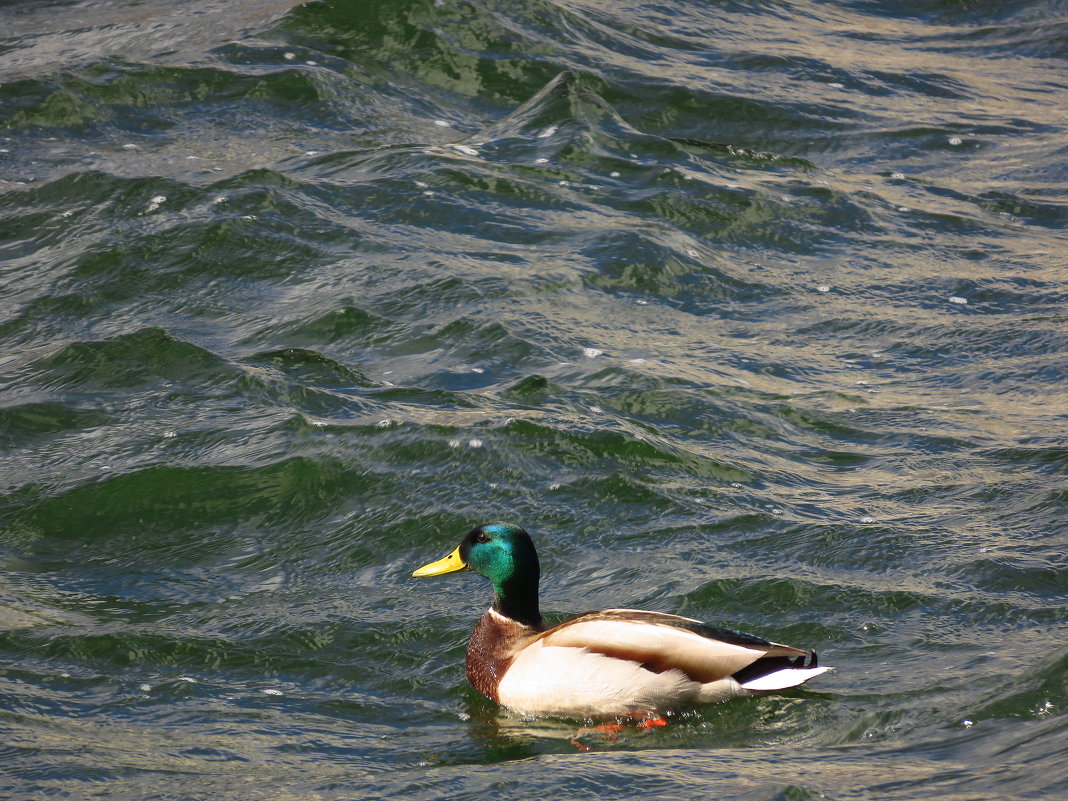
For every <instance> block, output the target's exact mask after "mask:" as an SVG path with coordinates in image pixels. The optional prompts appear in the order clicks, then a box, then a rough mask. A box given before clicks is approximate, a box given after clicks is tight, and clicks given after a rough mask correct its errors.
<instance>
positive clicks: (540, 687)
mask: <svg viewBox="0 0 1068 801" xmlns="http://www.w3.org/2000/svg"><path fill="white" fill-rule="evenodd" d="M461 570H470V571H473V572H475V573H478V574H479V575H481V576H484V577H485V578H487V579H489V581H490V583H491V584H492V585H493V605H492V606H491V607H490V608H489V610H488V611H487V612H486V613H485V614H484V615H482V617H481V618H480V619H479V621H478V624H477V625H476V626H475V630H474V632H473V634H472V635H471V642H470V644H469V645H468V648H467V678H468V680H469V681H470V682H471V684H472V685H473V686H474V687H475V689H476V690H478V691H479V692H480V693H482V694H483V695H484V696H486V697H487V698H489V699H491V700H493V701H496V702H497V703H500V704H502V705H504V706H506V707H508V708H509V709H512V710H514V711H515V712H518V713H519V714H521V715H529V716H537V715H549V716H558V717H568V718H606V717H623V716H633V717H648V716H652V715H656V714H659V713H661V712H666V711H672V710H675V709H678V708H680V707H686V706H690V705H693V704H698V703H709V702H715V701H722V700H725V699H727V698H731V697H734V696H742V695H750V694H753V693H758V692H769V691H774V690H783V689H786V688H789V687H796V686H798V685H800V684H804V683H805V682H806V681H808V680H809V679H811V678H814V677H815V676H818V675H820V674H821V673H825V672H826V671H828V670H830V668H829V667H821V666H819V664H818V662H817V658H816V652H815V651H812V650H804V649H801V648H794V647H792V646H789V645H780V644H778V643H774V642H770V641H769V640H765V639H763V638H762V637H756V636H753V635H751V634H743V633H740V632H736V631H731V630H729V629H719V628H714V627H712V626H709V625H706V624H704V623H702V622H701V621H698V620H692V619H690V618H686V617H679V616H678V615H669V614H664V613H661V612H646V611H642V610H638V609H604V610H601V611H597V612H586V613H584V614H581V615H576V616H575V617H572V618H569V619H567V620H565V621H564V622H563V623H560V624H558V625H556V626H552V627H549V626H548V625H547V624H546V623H545V621H544V620H543V618H542V616H541V612H540V611H539V608H538V582H539V580H540V577H541V568H540V566H539V563H538V554H537V551H536V550H535V548H534V543H533V542H532V541H531V539H530V535H529V534H527V532H526V531H524V530H523V529H522V528H520V527H519V526H516V525H511V524H508V523H487V524H484V525H480V526H476V527H475V528H473V529H471V530H470V531H469V532H468V533H467V535H466V536H465V537H464V538H463V540H462V541H461V542H460V544H459V545H458V546H457V547H456V549H455V550H453V551H452V553H450V554H449V555H448V556H446V557H445V558H444V559H439V560H438V561H436V562H432V563H430V564H428V565H424V566H423V567H421V568H419V569H418V570H416V571H415V572H414V573H413V574H412V575H413V576H438V575H442V574H444V573H453V572H456V571H461Z"/></svg>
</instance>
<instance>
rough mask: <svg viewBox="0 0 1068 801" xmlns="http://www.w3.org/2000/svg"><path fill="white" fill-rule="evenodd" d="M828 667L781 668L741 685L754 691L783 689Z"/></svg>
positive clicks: (805, 679) (824, 671) (801, 682)
mask: <svg viewBox="0 0 1068 801" xmlns="http://www.w3.org/2000/svg"><path fill="white" fill-rule="evenodd" d="M830 669H831V668H829V667H814V668H783V669H782V670H776V671H775V672H774V673H768V674H767V675H765V676H760V677H759V678H756V679H753V680H752V681H747V682H745V684H743V685H742V687H743V688H744V689H746V690H754V691H764V690H785V689H786V688H787V687H796V686H797V685H799V684H804V683H805V682H806V681H808V680H809V679H812V678H815V677H816V676H818V675H820V674H821V673H826V672H827V671H828V670H830Z"/></svg>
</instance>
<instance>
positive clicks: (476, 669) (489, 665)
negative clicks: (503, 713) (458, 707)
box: [467, 609, 538, 702]
mask: <svg viewBox="0 0 1068 801" xmlns="http://www.w3.org/2000/svg"><path fill="white" fill-rule="evenodd" d="M537 636H538V630H537V629H535V628H532V627H531V626H524V625H523V624H522V623H518V622H516V621H514V620H511V619H509V618H507V617H504V616H503V615H500V614H497V613H496V612H494V611H493V610H492V609H490V610H489V611H487V612H486V614H484V615H483V616H482V617H481V618H479V621H478V625H476V626H475V631H474V633H473V634H472V635H471V642H470V644H469V645H468V646H467V680H468V681H469V682H471V686H473V687H474V688H475V689H476V690H478V691H479V692H480V693H482V694H483V695H484V696H486V697H487V698H489V699H491V700H493V701H498V702H499V701H500V698H499V697H498V695H497V687H498V685H500V683H501V678H502V677H503V676H504V673H505V671H507V670H508V668H509V667H511V664H512V660H513V659H514V658H515V655H516V654H517V653H519V651H521V650H522V649H523V648H524V647H526V646H527V645H529V644H530V643H531V642H532V641H533V640H534V639H535V638H536V637H537Z"/></svg>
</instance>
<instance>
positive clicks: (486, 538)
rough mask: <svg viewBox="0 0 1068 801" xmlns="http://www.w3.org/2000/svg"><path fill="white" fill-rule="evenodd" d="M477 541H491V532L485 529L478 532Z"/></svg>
mask: <svg viewBox="0 0 1068 801" xmlns="http://www.w3.org/2000/svg"><path fill="white" fill-rule="evenodd" d="M475 542H489V534H487V533H486V532H485V531H480V532H478V534H477V535H475Z"/></svg>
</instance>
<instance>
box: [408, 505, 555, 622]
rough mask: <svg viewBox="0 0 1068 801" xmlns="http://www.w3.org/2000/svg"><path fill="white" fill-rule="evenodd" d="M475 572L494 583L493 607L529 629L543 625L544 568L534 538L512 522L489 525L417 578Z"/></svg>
mask: <svg viewBox="0 0 1068 801" xmlns="http://www.w3.org/2000/svg"><path fill="white" fill-rule="evenodd" d="M457 570H471V571H473V572H475V573H478V574H479V575H480V576H485V577H486V578H488V579H489V580H490V583H491V584H493V594H494V599H493V608H494V609H495V610H496V611H498V612H500V613H501V614H502V615H506V616H507V617H510V618H512V619H513V620H518V621H519V622H520V623H525V624H527V625H529V626H537V625H538V624H540V623H541V613H540V612H539V611H538V580H539V579H540V578H541V568H540V566H539V565H538V554H537V551H535V550H534V543H533V542H531V541H530V535H529V534H527V532H525V531H524V530H523V529H521V528H520V527H519V526H513V525H511V524H509V523H486V524H484V525H481V526H475V528H473V529H471V530H470V531H469V532H467V536H466V537H464V538H463V540H461V541H460V544H459V545H458V546H457V547H456V550H454V551H453V552H452V553H450V554H449V555H448V556H446V557H445V558H444V559H439V560H438V561H437V562H432V563H431V564H429V565H424V566H423V567H421V568H419V569H418V570H416V571H415V573H413V574H412V575H415V576H439V575H441V574H443V573H452V572H455V571H457Z"/></svg>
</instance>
